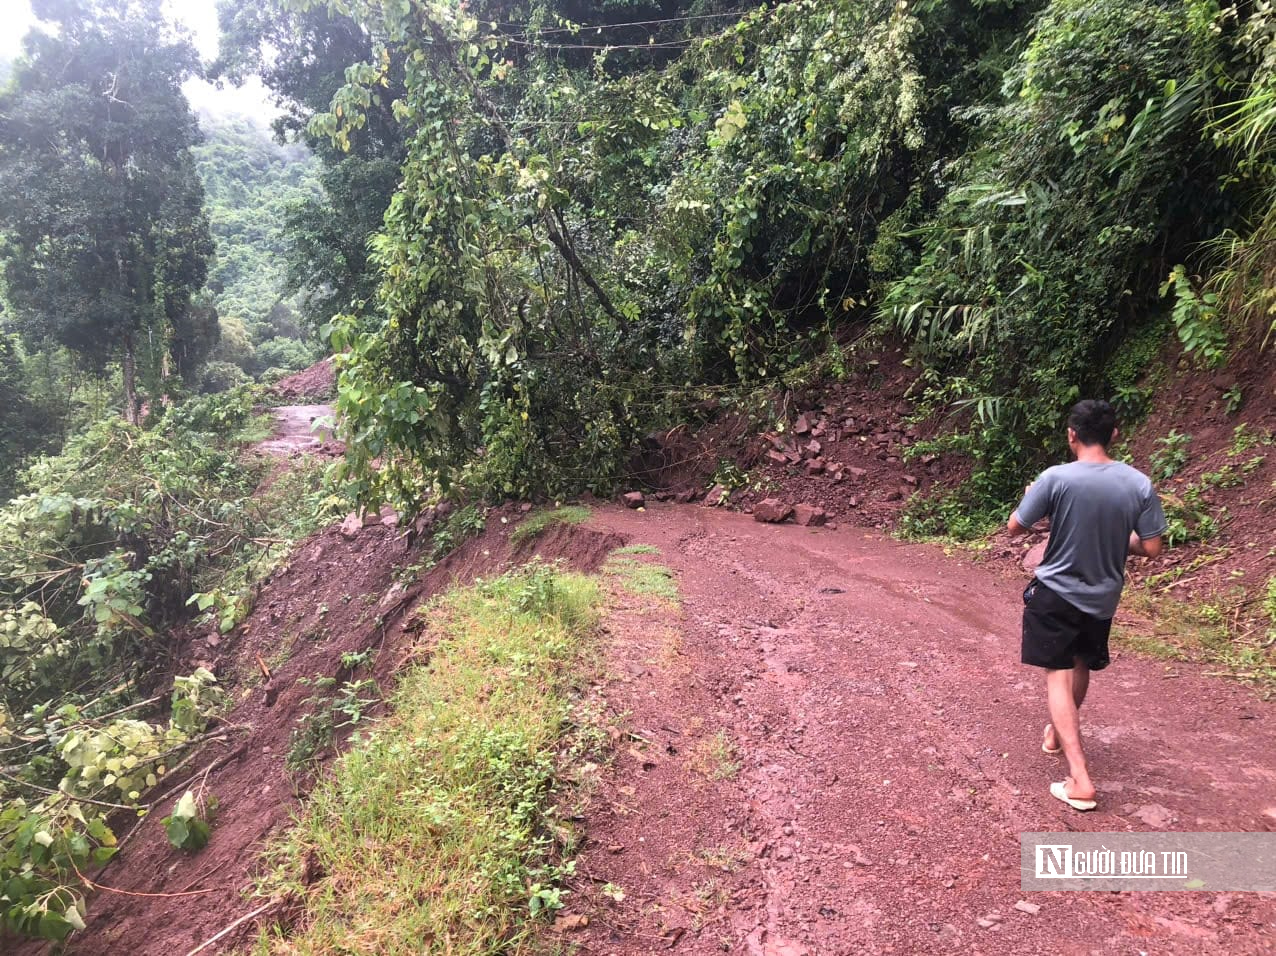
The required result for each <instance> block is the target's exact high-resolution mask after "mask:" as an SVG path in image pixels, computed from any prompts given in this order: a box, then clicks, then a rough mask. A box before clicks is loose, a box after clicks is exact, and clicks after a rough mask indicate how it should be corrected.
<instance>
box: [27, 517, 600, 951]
mask: <svg viewBox="0 0 1276 956" xmlns="http://www.w3.org/2000/svg"><path fill="white" fill-rule="evenodd" d="M517 513H518V512H517V509H516V508H510V509H506V511H504V512H493V513H492V515H491V516H490V517H489V524H488V527H489V530H488V531H486V532H484V533H483V534H481V535H479V536H478V537H476V538H473V539H471V540H469V541H467V542H466V543H465V544H463V545H462V546H461V547H460V548H459V549H457V550H456V551H455V552H454V553H452V554H451V555H449V556H448V557H447V558H445V559H444V560H443V561H441V562H440V563H439V564H438V565H436V566H434V567H432V568H430V569H429V570H426V571H424V572H421V571H417V572H413V571H412V570H411V567H412V565H413V564H414V563H418V562H421V561H423V555H422V553H421V552H420V551H419V550H418V551H417V552H410V551H408V550H407V549H406V547H405V544H404V537H403V535H402V533H401V532H400V531H399V529H398V528H397V527H396V526H395V523H394V522H393V521H388V522H386V523H382V522H381V521H380V520H375V521H372V522H370V523H368V524H366V525H363V526H358V524H357V523H355V527H350V526H347V527H346V528H345V529H344V530H343V529H342V528H341V527H332V528H329V529H328V530H326V531H324V532H322V533H320V534H318V535H315V536H314V537H312V538H311V539H310V540H308V541H307V542H306V543H305V544H304V545H303V546H302V547H301V548H300V549H299V550H298V551H297V552H296V553H295V554H294V555H293V556H292V558H291V559H290V560H289V562H288V563H287V564H286V565H285V566H284V567H282V568H280V569H279V570H278V571H277V572H276V573H275V574H274V575H272V577H271V578H270V579H269V580H268V581H266V583H265V584H264V586H263V587H262V588H261V591H260V593H259V594H258V596H257V599H256V602H255V605H254V609H253V611H252V613H251V615H250V616H249V617H248V619H247V620H246V621H245V622H244V623H243V624H242V625H241V626H240V627H238V628H236V629H235V630H234V631H233V632H232V633H230V634H228V635H225V636H219V635H217V634H215V633H212V632H207V633H204V634H197V635H195V636H193V637H192V639H191V643H190V644H189V646H188V647H187V648H186V657H187V659H186V667H187V668H188V669H189V668H193V667H194V666H196V665H199V664H202V665H204V666H207V667H209V668H210V669H212V670H213V671H214V673H216V674H217V675H218V678H219V680H220V682H221V684H222V686H223V688H224V689H225V690H226V691H227V693H228V694H229V696H230V699H231V700H233V701H235V703H234V705H233V706H232V707H231V709H230V710H229V712H228V713H226V714H225V715H224V718H223V719H221V720H219V721H218V722H217V726H218V727H224V728H225V729H226V736H225V739H224V740H221V741H217V742H213V743H210V744H208V745H205V746H204V747H203V749H202V750H201V751H200V752H199V754H198V756H197V758H196V759H195V760H194V761H193V762H192V763H191V764H190V766H189V767H188V768H187V770H186V771H185V772H186V773H189V772H193V771H195V770H198V769H199V768H201V767H205V766H209V765H213V768H214V769H213V770H212V771H211V772H210V773H209V774H208V776H207V778H206V780H204V781H202V782H204V783H206V785H207V788H208V791H209V792H210V793H211V794H213V795H214V796H216V797H217V799H218V802H219V804H220V809H219V811H218V817H217V821H216V824H215V826H214V831H213V838H212V840H211V841H210V843H209V844H208V846H207V847H206V848H205V849H204V850H202V851H201V852H199V853H197V854H194V855H190V854H187V853H185V852H183V851H181V850H177V849H174V848H173V847H172V846H170V845H169V843H168V841H167V839H166V837H165V835H164V830H163V828H162V827H161V826H160V823H159V820H160V818H162V817H163V816H165V815H167V814H168V813H169V812H170V810H171V809H172V806H171V804H172V803H173V802H175V800H176V799H177V798H178V797H180V796H181V794H180V793H177V794H174V795H173V797H172V798H171V799H169V800H167V801H165V803H163V804H162V805H160V806H158V807H156V808H155V809H154V810H153V811H152V813H151V815H150V816H149V817H148V818H146V820H145V821H143V822H142V824H141V826H140V827H139V828H138V829H137V831H136V833H134V834H133V835H131V836H130V837H126V838H125V840H126V842H125V844H124V848H123V850H122V852H121V854H120V855H119V857H117V861H118V862H113V863H112V864H110V865H108V867H107V868H106V870H105V872H103V873H102V874H100V875H99V876H97V877H95V879H96V880H97V881H99V882H101V883H102V884H104V885H105V886H109V887H111V888H112V890H113V892H107V891H103V892H99V893H97V894H95V895H94V897H93V898H92V900H91V902H90V908H89V917H88V929H87V931H85V932H82V933H77V934H76V935H75V937H74V939H73V940H72V942H71V945H70V948H69V952H70V953H77V954H84V956H105V954H114V953H130V954H134V956H173V954H182V953H186V952H188V951H190V950H191V949H193V948H194V947H195V946H197V945H199V944H201V943H203V942H204V941H206V940H208V939H209V938H211V937H212V936H213V935H214V934H215V933H217V932H218V931H219V930H221V929H222V928H223V927H225V926H227V925H228V924H229V923H231V922H232V921H233V920H234V919H235V918H236V917H238V916H240V915H242V914H244V913H247V912H248V911H250V910H251V909H252V908H253V907H254V906H255V905H256V904H255V903H253V902H251V901H248V900H246V899H245V898H244V893H245V891H247V890H249V889H250V888H251V884H252V879H253V875H254V874H255V873H256V872H257V871H258V867H259V866H260V865H261V861H260V853H261V851H262V849H263V848H264V846H265V844H266V842H267V841H268V840H269V839H270V837H271V836H272V834H275V833H276V832H278V831H279V830H280V829H281V828H282V827H284V826H285V825H286V824H287V822H288V820H289V816H290V814H291V813H292V811H293V810H294V808H295V807H296V805H297V800H298V797H299V796H302V795H304V792H305V790H306V789H307V787H308V785H309V783H310V781H311V779H312V774H313V773H314V772H317V771H318V770H319V768H320V767H321V766H322V761H323V760H324V759H327V758H329V757H331V756H332V754H333V748H332V746H324V747H321V748H320V750H319V752H318V754H317V757H318V758H320V762H319V763H318V764H316V765H315V766H313V767H312V768H310V769H309V770H302V771H300V772H297V771H292V772H290V771H289V769H288V768H287V767H286V763H287V762H288V759H289V756H290V752H292V751H294V748H295V739H294V731H296V730H297V729H298V727H299V721H300V720H301V719H302V718H304V717H305V716H306V715H308V714H310V713H312V712H313V711H314V710H315V709H316V705H315V703H314V702H312V701H311V700H310V698H312V697H315V696H317V695H318V696H322V690H321V689H320V688H319V685H316V683H315V681H316V680H317V679H324V678H332V679H334V680H335V681H336V682H337V685H338V686H339V685H340V684H341V683H342V682H345V681H354V680H360V679H365V678H369V677H371V678H374V679H376V680H377V681H378V682H379V683H380V684H381V686H382V687H383V688H388V687H389V686H390V685H391V684H392V683H393V680H394V675H395V673H396V672H397V671H398V670H399V668H400V667H401V666H402V665H403V664H404V663H405V662H406V661H407V660H409V659H411V658H414V657H420V656H421V655H424V654H428V648H426V647H423V646H422V645H421V643H420V642H421V641H422V640H423V636H422V635H421V634H419V633H417V631H416V630H415V629H414V627H413V625H414V623H415V622H416V620H417V619H416V618H415V617H414V616H413V615H412V613H411V612H412V610H413V609H414V608H415V607H416V606H417V605H418V604H419V603H420V602H422V601H425V600H428V599H429V598H430V597H431V596H432V595H434V594H437V593H440V592H441V591H443V590H445V589H446V588H448V587H449V586H451V585H453V584H454V583H467V582H470V581H472V580H474V579H475V578H476V577H479V576H483V575H490V574H494V573H499V572H501V571H502V570H504V569H506V568H508V567H511V566H513V565H516V564H520V563H522V562H524V561H526V560H529V559H530V558H532V557H533V556H535V555H540V556H542V557H543V558H545V559H546V560H554V559H561V560H563V561H564V562H566V563H567V564H568V565H569V566H571V567H574V568H577V569H579V570H585V571H592V570H594V569H595V568H596V567H598V565H599V564H600V563H601V562H602V561H603V560H604V559H605V557H606V556H607V555H608V554H609V553H610V552H611V551H612V550H613V549H614V548H616V547H619V546H620V545H621V544H623V543H624V541H623V539H622V538H620V537H618V536H616V535H615V534H614V533H612V532H608V531H600V530H594V529H588V528H582V527H567V526H564V525H555V526H553V527H551V528H550V529H548V530H546V532H545V533H543V534H542V535H540V536H539V537H537V538H534V539H532V540H529V541H525V542H522V543H520V544H518V545H514V544H512V543H511V542H510V539H509V533H510V531H511V530H512V528H513V527H515V524H514V523H513V522H512V521H511V522H510V523H509V524H505V523H503V522H501V520H500V518H501V517H506V518H507V519H509V518H513V517H515V516H516V515H517ZM429 544H430V542H429V540H428V539H427V540H425V541H422V542H420V546H421V547H424V548H426V549H427V553H428V547H429ZM365 653H366V654H367V657H368V660H369V663H368V664H366V665H364V664H355V663H354V662H356V661H359V660H361V659H362V657H363V655H365ZM212 729H216V727H215V728H212ZM130 826H131V821H129V820H128V819H123V820H117V821H115V827H116V830H117V832H118V833H120V834H125V833H128V832H129V830H130ZM166 894H178V895H175V896H169V895H166ZM181 894H186V895H181ZM269 915H270V918H271V919H272V920H274V919H278V917H279V915H280V913H279V912H278V911H276V912H274V913H272V914H269ZM254 932H255V925H253V924H248V925H246V926H245V928H244V930H243V931H242V932H240V933H237V934H234V935H231V936H228V937H227V938H226V939H225V940H223V941H222V942H220V943H219V944H218V946H217V947H216V948H213V949H210V950H207V952H220V951H223V950H224V949H225V948H226V947H228V946H232V945H235V944H237V943H242V942H244V940H245V939H247V938H251V936H252V934H253V933H254ZM43 949H44V947H43V946H38V945H35V944H29V945H28V946H26V947H25V948H24V949H22V951H24V952H28V953H36V952H40V951H42V950H43Z"/></svg>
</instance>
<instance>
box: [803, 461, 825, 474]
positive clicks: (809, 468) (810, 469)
mask: <svg viewBox="0 0 1276 956" xmlns="http://www.w3.org/2000/svg"><path fill="white" fill-rule="evenodd" d="M806 473H807V474H808V475H820V474H823V473H824V459H823V458H812V459H811V460H810V461H808V462H807V463H806Z"/></svg>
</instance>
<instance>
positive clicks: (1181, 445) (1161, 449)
mask: <svg viewBox="0 0 1276 956" xmlns="http://www.w3.org/2000/svg"><path fill="white" fill-rule="evenodd" d="M1191 444H1192V436H1191V435H1186V434H1183V433H1182V432H1180V431H1178V430H1177V429H1173V428H1172V429H1170V433H1169V434H1168V435H1166V436H1165V437H1164V438H1158V439H1157V440H1156V445H1157V447H1156V450H1155V451H1154V452H1152V458H1151V465H1152V480H1153V481H1166V480H1168V479H1170V478H1173V477H1174V476H1175V475H1177V474H1178V473H1179V472H1180V471H1182V470H1183V467H1184V466H1185V465H1186V464H1187V449H1188V446H1189V445H1191Z"/></svg>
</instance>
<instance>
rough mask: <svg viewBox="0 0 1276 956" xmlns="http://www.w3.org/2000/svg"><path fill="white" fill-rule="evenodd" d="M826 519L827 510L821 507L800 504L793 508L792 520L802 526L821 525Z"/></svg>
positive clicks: (827, 517)
mask: <svg viewBox="0 0 1276 956" xmlns="http://www.w3.org/2000/svg"><path fill="white" fill-rule="evenodd" d="M828 519H829V516H828V512H826V511H825V510H824V509H823V508H817V507H816V506H815V505H811V504H800V505H798V506H797V507H796V508H794V509H793V520H794V521H795V522H797V523H798V524H800V525H802V527H804V528H806V527H810V526H811V525H822V524H824V522H826V521H828Z"/></svg>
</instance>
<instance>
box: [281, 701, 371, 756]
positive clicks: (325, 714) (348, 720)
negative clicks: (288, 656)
mask: <svg viewBox="0 0 1276 956" xmlns="http://www.w3.org/2000/svg"><path fill="white" fill-rule="evenodd" d="M298 683H302V684H312V685H313V686H314V688H315V693H314V694H312V695H311V696H310V697H307V698H306V700H305V701H304V702H303V703H304V704H306V705H309V706H310V708H311V709H310V710H309V711H308V712H307V713H305V714H303V715H302V716H301V717H298V718H297V726H296V728H294V730H293V732H292V739H291V742H290V744H289V747H288V756H287V758H286V759H285V760H284V766H285V767H286V768H287V769H288V771H289V772H290V773H299V772H301V771H303V770H306V769H309V767H310V765H311V764H313V763H314V762H315V761H317V760H319V759H320V758H321V757H322V756H323V754H324V752H325V751H327V750H328V749H329V748H330V747H331V746H332V744H333V740H334V738H335V736H336V733H337V731H339V730H344V729H345V728H347V727H353V726H355V725H356V724H358V723H359V722H360V721H361V720H365V719H366V716H367V710H368V708H370V707H372V706H373V705H374V704H377V703H378V702H380V700H381V689H380V688H379V687H378V686H377V682H376V681H374V680H371V679H366V680H358V681H345V682H343V683H342V684H340V685H338V684H337V682H336V680H335V679H334V678H331V677H320V678H316V679H315V680H313V681H311V680H308V679H306V678H302V679H301V680H300V681H298ZM364 695H367V696H364Z"/></svg>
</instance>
